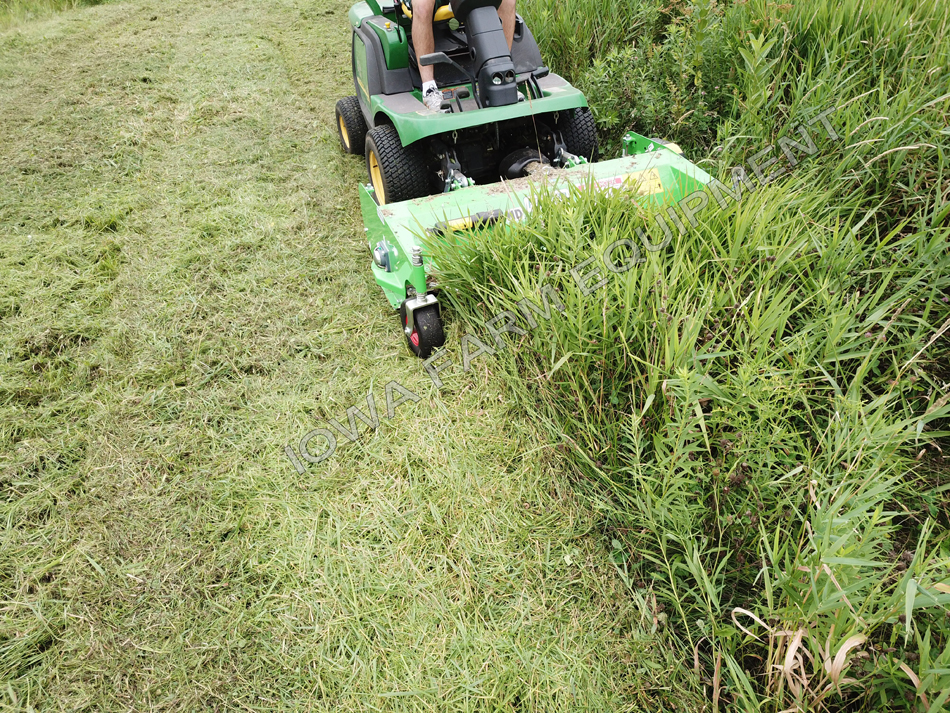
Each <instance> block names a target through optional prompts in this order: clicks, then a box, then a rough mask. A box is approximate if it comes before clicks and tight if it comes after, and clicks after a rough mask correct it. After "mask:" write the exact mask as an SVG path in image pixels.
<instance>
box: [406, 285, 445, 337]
mask: <svg viewBox="0 0 950 713" xmlns="http://www.w3.org/2000/svg"><path fill="white" fill-rule="evenodd" d="M438 304H439V300H437V299H436V297H435V295H416V296H415V297H410V298H409V299H407V300H406V301H405V303H404V306H405V309H406V323H405V324H404V325H403V330H404V331H405V332H406V336H407V337H408V336H410V335H411V334H412V330H413V329H415V328H416V318H415V312H416V310H417V309H422V308H424V307H430V306H432V305H438Z"/></svg>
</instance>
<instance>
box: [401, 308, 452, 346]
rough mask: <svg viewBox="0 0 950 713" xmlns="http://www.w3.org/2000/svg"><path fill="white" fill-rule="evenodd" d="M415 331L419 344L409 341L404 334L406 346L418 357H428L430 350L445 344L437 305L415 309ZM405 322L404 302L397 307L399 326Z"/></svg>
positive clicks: (402, 325)
mask: <svg viewBox="0 0 950 713" xmlns="http://www.w3.org/2000/svg"><path fill="white" fill-rule="evenodd" d="M414 318H415V324H416V331H417V332H418V333H419V346H418V347H417V346H415V345H414V344H413V343H412V342H411V341H409V336H408V335H406V346H408V347H409V351H411V352H412V353H413V354H415V355H416V356H417V357H419V358H420V359H428V358H429V357H430V356H431V355H432V352H434V351H435V350H436V349H438V348H439V347H441V346H443V345H444V344H445V330H444V329H443V327H442V315H441V313H440V311H439V307H438V305H432V306H431V307H425V308H423V309H421V310H417V311H416V313H415V315H414ZM405 324H406V308H405V302H403V304H402V305H400V307H399V326H400V327H404V326H405Z"/></svg>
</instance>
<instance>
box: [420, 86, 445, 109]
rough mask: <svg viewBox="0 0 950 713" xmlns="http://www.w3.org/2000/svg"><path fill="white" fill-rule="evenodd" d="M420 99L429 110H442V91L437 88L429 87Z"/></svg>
mask: <svg viewBox="0 0 950 713" xmlns="http://www.w3.org/2000/svg"><path fill="white" fill-rule="evenodd" d="M422 101H423V102H424V103H425V105H426V108H427V109H429V110H430V111H442V102H443V97H442V92H440V91H439V90H438V89H430V90H429V91H427V92H426V95H425V97H424V98H423V100H422Z"/></svg>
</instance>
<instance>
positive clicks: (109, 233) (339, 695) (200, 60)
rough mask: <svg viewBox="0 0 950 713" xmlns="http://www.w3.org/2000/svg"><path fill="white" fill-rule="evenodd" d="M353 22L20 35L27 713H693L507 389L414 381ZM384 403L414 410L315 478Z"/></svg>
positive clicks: (19, 692) (1, 510)
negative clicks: (647, 711) (359, 186)
mask: <svg viewBox="0 0 950 713" xmlns="http://www.w3.org/2000/svg"><path fill="white" fill-rule="evenodd" d="M346 10H347V4H346V3H344V2H324V3H321V4H319V5H316V6H312V5H306V6H298V5H296V4H294V3H293V2H278V3H276V4H269V5H267V7H266V8H264V7H262V6H260V5H259V4H255V3H244V2H227V3H224V2H212V3H204V4H201V5H200V6H196V5H195V4H194V3H184V2H163V3H161V4H150V3H141V4H131V3H127V4H111V5H106V6H101V7H96V8H92V9H87V10H83V11H76V12H68V13H64V14H62V15H58V16H55V17H53V18H51V19H48V20H43V21H42V22H37V23H28V24H22V25H20V26H18V27H17V29H15V30H12V31H10V32H7V33H5V34H2V35H0V94H2V96H3V101H2V102H0V133H2V134H3V136H4V137H5V141H4V143H3V145H2V147H0V157H2V161H0V312H2V316H3V319H2V327H0V353H2V362H0V493H2V494H0V523H2V527H3V533H2V543H0V572H2V578H0V602H2V603H0V611H2V614H0V617H2V618H0V679H2V685H0V697H2V700H3V702H4V706H5V707H8V708H12V709H22V710H29V709H31V708H33V709H43V710H54V709H62V710H128V709H130V708H131V709H135V710H194V709H235V710H274V709H281V708H302V709H312V710H335V711H336V710H519V709H520V710H531V711H541V710H558V711H560V710H637V709H643V708H646V707H649V708H651V709H656V708H665V709H668V710H673V709H683V708H690V707H695V708H698V707H699V706H700V705H701V703H700V698H699V688H698V683H697V682H696V681H694V680H693V679H691V678H690V676H689V674H688V673H687V672H686V671H685V669H684V666H685V664H684V663H683V662H682V661H681V660H679V659H678V657H677V655H676V654H675V652H673V651H669V650H666V649H664V648H662V647H660V646H659V645H658V644H657V642H656V641H655V640H654V639H653V638H652V636H651V634H650V629H651V628H652V627H653V624H654V622H653V621H652V620H649V619H648V620H646V621H644V619H643V614H642V612H641V610H640V609H638V608H636V607H634V605H633V603H632V602H631V601H630V600H628V599H627V598H626V596H625V595H624V594H623V590H622V584H621V583H620V580H619V578H618V577H617V576H616V574H615V572H614V569H613V565H612V564H611V562H610V559H609V552H608V551H607V548H606V547H605V543H604V540H603V537H602V536H601V535H599V534H598V530H597V528H596V524H597V521H596V519H595V516H594V515H593V514H592V513H591V511H589V510H587V509H585V508H584V507H582V506H581V505H580V504H579V503H578V501H577V500H576V499H575V497H574V496H573V494H572V491H571V490H570V488H569V487H568V486H567V483H566V477H565V475H564V468H563V464H562V462H561V461H560V460H559V457H558V456H556V455H555V454H553V453H551V452H550V451H549V450H547V449H544V448H541V449H538V447H537V444H538V440H539V435H538V432H537V430H536V426H535V424H534V423H533V421H532V419H531V418H530V417H527V416H525V415H524V414H523V413H521V411H520V410H518V409H516V408H514V407H513V406H512V405H511V404H510V401H511V398H512V397H511V394H509V392H508V391H507V390H506V388H505V387H504V385H503V383H502V382H500V381H498V380H496V379H495V376H494V374H493V373H491V371H489V370H487V369H486V370H482V371H481V372H480V373H479V374H478V376H477V377H475V376H473V377H472V378H471V379H466V380H459V381H458V382H456V384H454V385H451V386H450V387H449V388H447V389H446V390H443V391H442V392H439V393H435V392H434V391H432V389H431V387H430V386H429V381H428V378H427V377H425V376H424V374H423V373H422V372H421V371H420V369H419V366H418V363H417V362H416V360H414V359H413V358H412V357H410V356H409V355H408V353H407V352H406V350H405V347H404V345H403V344H402V341H401V335H400V334H399V332H398V329H397V328H396V322H395V318H394V316H393V314H392V313H391V312H390V310H389V309H388V306H387V305H386V303H385V300H384V299H383V298H382V295H380V294H379V292H378V289H377V287H376V286H375V284H374V283H373V280H372V278H371V275H370V272H369V270H368V267H367V266H368V257H367V250H366V246H365V244H364V243H363V236H362V230H361V225H360V223H359V221H358V218H357V217H356V216H357V215H358V210H357V203H356V194H355V184H356V182H357V180H359V178H360V177H361V176H362V173H363V167H362V164H361V162H360V161H358V160H352V159H348V158H345V157H343V156H342V155H341V154H340V152H339V149H338V147H337V145H336V138H335V134H334V131H333V113H332V112H333V105H334V103H335V101H336V99H337V98H338V97H339V96H340V95H342V94H344V93H346V92H348V91H350V86H351V85H350V80H349V76H348V67H349V57H348V51H349V45H348V38H347V29H346V21H345V17H346ZM90 38H94V40H91V39H90ZM451 338H453V339H457V338H458V334H453V335H451ZM392 378H397V379H398V380H399V381H400V383H402V384H403V385H404V386H406V387H408V388H410V389H412V390H413V391H415V392H416V393H418V394H420V395H421V396H422V400H421V401H420V402H419V403H418V404H415V405H406V406H404V407H400V410H399V411H398V412H397V415H396V417H395V418H394V419H392V420H390V421H384V425H383V426H382V428H381V429H380V431H379V432H378V433H377V434H375V435H367V436H365V437H364V439H363V441H362V442H361V443H359V444H353V445H345V446H341V448H340V449H339V450H338V452H337V454H336V456H335V457H334V458H333V459H331V460H329V461H327V462H326V463H323V464H321V465H318V466H311V467H310V469H309V470H308V471H307V472H306V473H305V474H303V475H300V474H298V473H297V472H296V470H295V469H294V468H293V466H292V465H291V463H290V462H289V461H288V460H287V459H286V457H285V455H284V451H283V448H284V445H285V444H287V443H296V442H297V440H299V438H300V437H301V436H303V435H304V434H305V433H306V432H307V431H308V430H310V429H311V428H313V427H314V424H318V423H320V422H323V421H325V420H326V419H328V418H342V417H343V414H344V412H345V409H346V408H347V407H349V406H351V405H353V404H355V403H359V402H360V401H361V400H362V399H363V398H364V397H365V394H366V392H367V391H368V390H370V389H371V388H375V389H377V391H378V388H379V387H380V386H381V385H382V384H385V383H386V382H387V381H389V380H390V379H392Z"/></svg>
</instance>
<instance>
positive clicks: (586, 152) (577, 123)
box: [557, 107, 599, 161]
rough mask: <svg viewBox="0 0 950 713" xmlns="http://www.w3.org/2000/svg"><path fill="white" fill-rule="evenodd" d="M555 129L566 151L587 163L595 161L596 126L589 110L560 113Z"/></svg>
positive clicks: (572, 110) (583, 108)
mask: <svg viewBox="0 0 950 713" xmlns="http://www.w3.org/2000/svg"><path fill="white" fill-rule="evenodd" d="M557 128H558V129H559V130H560V132H561V135H562V136H563V137H564V143H565V144H566V145H567V150H568V151H570V152H571V153H572V154H576V155H577V156H583V157H584V158H586V159H587V160H588V161H596V160H597V156H598V153H599V147H598V144H597V124H596V122H595V121H594V115H593V114H591V112H590V109H588V108H587V107H581V108H579V109H571V110H568V111H567V112H565V113H562V114H561V116H560V117H559V118H558V122H557Z"/></svg>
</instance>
